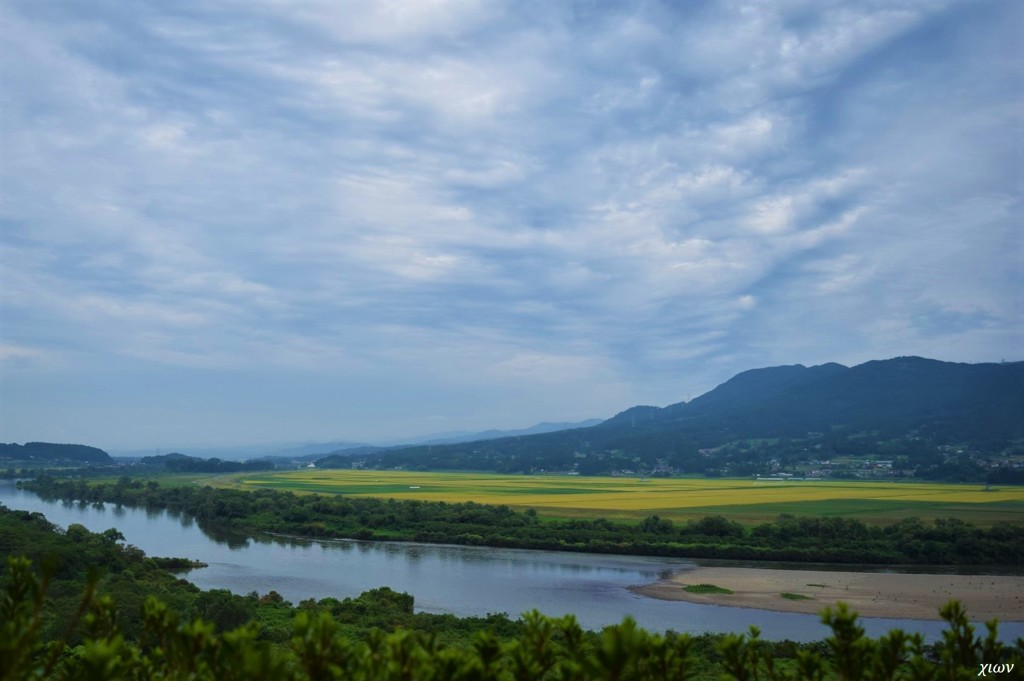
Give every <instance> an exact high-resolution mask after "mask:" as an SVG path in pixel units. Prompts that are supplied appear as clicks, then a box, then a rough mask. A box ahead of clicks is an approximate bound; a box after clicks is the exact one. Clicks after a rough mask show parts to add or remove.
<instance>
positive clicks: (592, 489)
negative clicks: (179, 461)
mask: <svg viewBox="0 0 1024 681" xmlns="http://www.w3.org/2000/svg"><path fill="white" fill-rule="evenodd" d="M219 480H220V482H221V484H225V486H232V487H239V488H242V489H259V488H263V489H277V490H291V491H295V492H299V493H318V494H346V495H352V496H366V497H381V498H393V499H400V500H403V499H418V500H423V501H445V502H467V501H472V502H477V503H481V504H505V505H508V506H511V507H516V508H519V509H526V508H533V509H536V510H537V511H538V512H539V513H541V514H542V515H543V516H547V517H562V518H567V517H587V518H592V517H605V518H619V519H631V518H632V519H640V518H643V517H645V516H648V515H652V514H657V515H659V516H661V517H663V518H673V519H686V518H696V517H701V516H706V515H724V516H726V517H729V518H731V519H734V520H738V521H740V522H748V523H754V522H762V521H764V520H768V519H772V518H774V517H775V516H777V515H779V514H780V513H792V514H794V515H814V516H847V517H855V518H858V519H860V520H863V521H865V522H869V523H888V522H892V521H893V520H897V519H899V518H905V517H911V516H917V517H920V518H936V517H958V518H961V519H963V520H968V521H971V522H975V523H977V524H979V525H991V524H992V523H994V522H999V521H1010V522H1015V523H1020V522H1024V488H1021V487H1013V486H1006V487H996V488H993V489H991V490H986V489H985V487H984V486H983V485H981V484H965V485H956V484H937V483H912V482H860V481H781V482H780V481H772V482H767V481H758V480H752V479H735V478H652V479H639V478H635V477H634V478H626V477H621V478H620V477H583V476H566V475H530V476H525V475H497V474H486V473H421V472H408V471H350V470H302V471H289V472H279V473H265V474H239V475H232V476H222V477H221V478H220V479H219Z"/></svg>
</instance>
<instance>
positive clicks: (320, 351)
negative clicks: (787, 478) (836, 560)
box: [0, 0, 1024, 447]
mask: <svg viewBox="0 0 1024 681" xmlns="http://www.w3.org/2000/svg"><path fill="white" fill-rule="evenodd" d="M0 12H2V14H3V17H2V21H3V24H2V25H3V27H4V28H3V29H2V30H3V34H4V35H3V38H4V39H3V40H2V41H0V50H2V55H0V56H2V62H0V63H2V64H3V66H2V67H0V69H2V83H0V87H2V96H3V110H2V111H3V113H2V116H3V120H2V130H0V135H2V137H0V139H2V149H3V160H0V185H2V189H0V192H2V193H0V221H2V222H0V224H2V241H0V248H2V252H0V263H2V267H3V269H2V273H0V277H2V280H0V283H2V289H3V293H2V298H0V301H2V302H0V304H2V307H0V323H2V328H0V333H2V337H0V341H2V342H0V367H2V369H0V371H2V373H0V389H2V396H0V399H2V401H3V409H2V413H3V415H2V416H0V439H4V440H6V441H22V440H26V439H56V440H64V441H68V440H80V441H87V442H89V443H91V444H98V445H100V446H113V447H117V446H127V445H133V446H176V445H179V444H190V443H229V442H230V443H238V442H253V441H257V440H265V439H280V440H287V439H318V438H325V437H347V438H385V437H391V436H397V435H405V434H412V433H421V432H426V431H430V430H448V429H453V428H466V429H472V428H478V427H479V428H483V427H513V426H526V425H529V424H532V423H534V422H536V421H540V420H545V419H546V420H570V419H582V418H587V417H592V416H609V415H611V414H612V413H614V412H615V411H617V410H619V409H623V408H625V407H628V406H630V405H631V404H634V403H637V402H643V403H655V404H664V403H667V402H672V401H677V400H679V399H685V398H686V397H687V396H688V395H690V396H696V395H697V394H699V393H700V392H703V391H704V390H707V389H709V388H711V387H713V386H714V385H715V384H716V383H718V382H720V381H722V380H725V379H726V378H728V377H729V376H730V375H732V374H733V373H735V372H737V371H740V370H743V369H748V368H752V367H756V366H766V365H772V364H781V363H797V362H800V363H805V364H810V363H818V362H824V361H841V362H846V363H856V362H860V361H864V360H867V359H872V358H881V357H889V356H894V355H902V354H920V355H926V356H932V357H937V358H940V359H948V360H957V361H992V360H996V361H997V360H999V359H1002V358H1007V359H1020V357H1019V353H1020V348H1021V347H1022V340H1024V332H1022V326H1021V321H1020V320H1021V319H1024V306H1022V303H1021V290H1022V281H1021V280H1022V274H1021V272H1022V268H1021V265H1022V262H1024V258H1022V255H1024V254H1022V246H1021V236H1020V234H1021V233H1020V226H1019V225H1020V217H1021V215H1022V211H1021V186H1022V183H1021V167H1022V164H1021V137H1020V116H1021V113H1022V102H1021V99H1022V92H1024V90H1022V88H1021V87H1020V84H1021V82H1022V75H1024V74H1022V66H1024V58H1022V54H1021V51H1020V48H1019V47H1015V45H1016V34H1017V30H1018V29H1019V27H1020V26H1021V25H1022V23H1024V21H1022V20H1024V16H1022V10H1021V8H1020V7H1019V6H1017V4H1016V3H1006V2H999V1H996V0H993V1H985V0H964V1H961V2H953V1H950V2H936V1H934V0H927V1H925V0H921V1H915V0H904V1H898V2H891V1H887V2H839V1H833V2H820V1H814V2H812V1H810V0H808V1H799V0H792V1H787V2H781V3H759V2H730V1H723V2H713V3H685V4H683V5H682V6H680V3H670V2H648V3H640V5H639V7H625V6H619V5H615V4H612V5H610V6H602V5H600V4H598V5H593V4H591V3H572V2H564V3H563V2H556V3H549V2H534V3H531V2H526V3H502V2H483V1H473V0H435V1H432V2H417V3H393V2H377V3H367V2H347V3H346V2H335V1H331V2H327V1H325V0H306V1H304V2H282V1H279V0H247V1H246V2H233V1H227V0H226V1H224V2H220V3H199V2H195V3H190V2H181V3H173V5H168V4H166V3H155V2H154V3H136V4H133V5H132V7H131V8H126V7H124V6H123V4H122V3H114V2H105V1H98V2H92V3H88V4H87V5H83V4H81V3H64V2H57V1H53V2H48V1H46V0H42V1H41V0H12V1H11V2H8V3H6V4H5V6H4V8H3V9H2V10H0Z"/></svg>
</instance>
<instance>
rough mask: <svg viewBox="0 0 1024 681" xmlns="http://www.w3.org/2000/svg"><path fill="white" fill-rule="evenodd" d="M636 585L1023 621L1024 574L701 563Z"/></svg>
mask: <svg viewBox="0 0 1024 681" xmlns="http://www.w3.org/2000/svg"><path fill="white" fill-rule="evenodd" d="M698 584H713V585H715V586H718V587H721V588H723V589H729V590H730V591H732V592H733V593H731V594H724V593H706V594H701V593H690V592H688V591H685V590H684V589H683V587H684V586H687V585H698ZM630 589H631V590H632V591H633V592H634V593H637V594H640V595H642V596H647V597H650V598H658V599H662V600H670V601H677V600H678V601H689V602H691V603H706V604H709V605H725V606H734V607H740V608H759V609H762V610H777V611H782V612H801V613H812V614H816V613H819V612H821V611H822V610H824V609H825V608H826V607H828V606H834V605H835V604H836V603H838V602H839V601H844V602H846V604H847V605H849V606H850V608H851V609H852V610H854V611H856V612H857V613H859V614H860V615H861V616H862V617H885V618H897V619H915V620H939V619H941V617H939V608H941V607H942V606H943V605H945V604H946V603H947V602H949V601H950V600H953V599H956V600H959V601H960V602H961V603H963V605H964V607H965V608H967V615H968V617H969V618H970V619H971V620H972V621H975V622H978V621H985V622H987V621H989V620H991V619H998V620H999V621H1001V622H1021V621H1024V577H1020V576H1007V575H943V574H901V573H891V572H831V571H827V570H779V569H771V568H766V569H761V568H740V567H695V568H693V569H691V570H685V571H683V572H678V573H675V574H673V575H672V576H671V577H669V578H667V579H663V580H661V581H659V582H657V583H655V584H649V585H645V586H635V587H630ZM782 594H793V595H795V596H796V598H793V597H792V596H791V597H790V598H786V597H784V596H783V595H782ZM801 596H803V597H806V600H804V599H801V598H800V597H801Z"/></svg>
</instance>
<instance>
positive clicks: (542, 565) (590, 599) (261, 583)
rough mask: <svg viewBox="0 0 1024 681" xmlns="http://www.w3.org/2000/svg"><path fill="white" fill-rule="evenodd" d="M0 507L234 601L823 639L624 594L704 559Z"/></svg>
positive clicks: (792, 619)
mask: <svg viewBox="0 0 1024 681" xmlns="http://www.w3.org/2000/svg"><path fill="white" fill-rule="evenodd" d="M0 503H2V504H3V505H5V506H7V507H8V508H11V509H17V510H25V511H33V512H39V513H42V514H43V515H45V516H46V518H47V519H48V520H49V521H50V522H52V523H55V524H57V525H60V526H62V527H67V526H69V525H71V524H74V523H78V524H81V525H83V526H85V527H86V528H87V529H89V530H91V531H94V532H101V531H103V530H106V529H109V528H112V527H116V528H117V529H118V530H119V531H120V532H121V533H122V534H123V535H124V537H125V541H126V542H127V543H129V544H134V545H135V546H137V547H139V548H140V549H142V550H143V551H145V552H146V553H147V554H149V555H151V556H181V557H186V558H189V559H193V560H197V561H201V562H202V563H206V564H207V567H203V568H198V569H194V570H190V571H189V572H187V573H186V574H185V577H186V578H187V579H188V580H189V581H191V582H192V583H194V584H195V585H196V586H198V587H199V588H201V589H229V590H231V591H233V592H235V593H239V594H246V593H250V592H253V591H256V592H258V593H260V594H264V593H267V592H269V591H271V590H273V591H277V592H278V593H279V594H281V595H282V596H284V597H285V598H286V599H288V600H290V601H292V602H293V603H298V602H299V601H301V600H303V599H306V598H314V599H321V598H326V597H328V596H332V597H335V598H339V599H341V598H345V597H350V596H357V595H359V594H360V593H362V592H364V591H366V590H369V589H373V588H376V587H379V586H389V587H391V588H392V589H394V590H396V591H404V592H407V593H409V594H411V595H412V596H413V597H414V598H415V603H416V609H417V610H419V611H425V612H434V613H451V614H453V615H456V616H460V617H465V616H471V615H476V616H484V615H487V614H488V613H500V612H504V613H508V614H509V615H512V616H513V617H514V616H517V615H519V614H521V613H523V612H526V611H529V610H533V609H537V610H539V611H541V612H543V613H544V614H547V615H552V616H560V615H563V614H567V613H572V614H573V615H575V616H576V618H577V619H578V620H579V622H580V624H581V625H582V626H584V627H586V628H589V629H600V628H601V627H604V626H607V625H611V624H617V623H619V622H621V621H622V618H623V617H625V616H626V615H630V616H632V617H633V618H634V619H635V620H636V621H637V623H638V624H639V625H640V626H642V627H644V628H646V629H648V630H651V631H666V630H669V629H671V630H674V631H677V632H686V633H692V634H699V633H703V632H711V633H729V632H745V631H747V629H748V628H749V627H750V626H751V625H755V626H757V627H759V628H760V629H761V631H762V636H763V637H764V638H769V639H784V638H786V639H791V640H795V641H814V640H819V639H822V638H824V637H825V636H826V635H827V634H828V630H827V629H826V628H825V627H824V626H823V625H822V624H821V623H820V621H819V618H818V616H817V615H803V614H795V613H784V612H775V611H769V610H759V609H754V608H735V607H722V606H716V605H704V604H696V603H687V602H683V601H673V602H670V601H662V600H656V599H653V598H647V597H644V596H640V595H637V594H635V593H633V592H631V591H630V590H629V587H630V586H637V585H644V584H650V583H653V582H656V581H658V580H659V579H662V578H664V577H666V576H668V575H670V574H672V573H675V572H679V571H681V570H686V569H689V568H692V567H694V565H696V564H699V563H703V562H705V561H684V560H676V559H661V558H651V557H639V556H637V557H633V556H605V555H595V554H578V553H565V552H555V551H531V550H518V549H495V548H487V547H469V546H449V545H433V544H414V543H399V542H364V541H350V540H341V541H307V540H300V539H292V538H286V537H269V536H261V537H258V538H247V537H238V536H216V535H215V534H212V533H207V532H204V531H203V530H201V529H200V528H199V526H198V525H197V524H196V523H194V522H193V521H192V520H191V519H190V518H187V517H184V516H176V515H174V514H172V513H169V512H167V511H163V510H158V511H153V510H144V509H138V508H129V507H123V506H114V505H112V504H82V503H69V502H63V501H48V500H43V499H42V498H40V497H39V496H37V495H36V494H34V493H32V492H28V491H25V490H19V489H18V488H17V487H16V486H15V484H14V483H13V482H11V481H0ZM748 565H749V564H748ZM803 567H806V566H803ZM861 624H862V625H863V626H864V628H865V630H866V631H867V634H868V635H870V636H879V635H881V634H884V633H885V632H887V631H888V630H889V629H893V628H901V629H903V630H904V631H907V632H919V633H921V634H923V635H924V636H925V637H926V639H928V640H936V639H937V638H939V637H940V636H941V632H942V631H943V630H944V629H945V628H946V624H945V623H944V622H939V621H922V620H906V619H880V618H863V619H862V620H861ZM1021 636H1024V623H1019V622H1008V623H1000V638H1003V639H1005V640H1014V639H1016V638H1017V637H1021Z"/></svg>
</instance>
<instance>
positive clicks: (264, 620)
mask: <svg viewBox="0 0 1024 681" xmlns="http://www.w3.org/2000/svg"><path fill="white" fill-rule="evenodd" d="M0 552H2V553H3V554H4V555H8V556H17V557H12V558H9V559H8V560H7V561H6V565H4V566H3V567H0V570H2V571H3V574H2V575H0V679H4V681H8V680H9V681H22V680H28V679H39V678H46V679H97V680H99V679H102V680H103V681H119V680H128V679H131V680H136V679H153V680H156V679H182V680H184V679H189V680H194V681H202V680H206V679H211V680H212V679H216V680H217V681H222V680H231V679H256V678H259V679H267V680H269V681H275V680H281V681H285V680H287V681H293V680H294V681H305V680H307V679H309V680H313V679H316V680H320V679H349V680H351V681H371V680H372V681H389V680H394V681H398V680H409V681H411V680H413V679H415V680H416V681H420V680H424V681H429V680H431V679H438V680H440V679H464V680H467V681H468V680H479V681H484V680H495V681H512V680H520V679H522V680H527V679H528V680H530V681H537V680H541V681H543V680H545V679H552V680H553V679H559V680H562V681H574V680H576V681H584V680H590V679H593V680H596V679H609V680H611V679H617V680H622V681H626V680H630V679H633V680H636V681H640V680H646V679H652V680H657V679H663V680H665V681H668V680H669V679H672V680H679V679H689V678H694V679H705V678H724V679H744V680H745V679H779V680H782V679H826V678H841V679H850V680H856V679H957V678H971V677H974V676H975V675H976V674H977V673H978V670H979V669H982V668H983V667H982V666H983V665H985V667H984V668H987V669H989V670H993V669H999V670H1012V669H1020V665H1021V664H1022V663H1024V641H1017V643H1016V644H1015V645H1007V644H1004V643H1002V642H1001V641H1000V640H999V638H998V629H997V625H996V623H995V622H992V623H990V624H989V625H987V633H986V634H985V635H983V636H982V635H977V634H976V633H975V630H974V628H973V627H972V626H971V625H970V624H969V623H968V620H967V616H966V613H965V612H964V611H963V609H962V608H961V607H960V606H959V605H958V604H957V603H955V602H951V603H950V604H949V605H947V606H946V607H945V608H944V609H943V611H942V615H943V617H944V618H945V619H946V620H947V621H948V622H949V629H948V630H947V631H946V632H945V633H944V635H943V638H942V640H940V641H938V642H937V643H935V644H932V645H925V644H924V643H923V641H922V639H921V637H920V636H908V635H906V634H905V633H903V632H902V631H898V630H894V631H892V632H890V633H889V634H887V635H885V636H882V637H880V638H878V639H872V638H869V637H865V636H864V632H863V629H862V628H861V627H859V625H858V624H857V619H856V616H855V615H854V614H852V613H850V612H849V611H848V610H847V609H845V608H844V607H842V606H840V607H839V608H837V609H836V610H834V611H832V610H830V611H826V612H825V613H824V614H823V621H825V623H826V624H828V625H829V626H830V627H831V628H832V636H831V637H829V638H827V639H826V640H824V641H822V642H819V643H815V644H804V645H798V644H794V643H791V642H777V643H771V642H767V641H762V640H760V639H759V638H758V632H756V630H753V629H752V631H751V633H750V634H749V635H725V636H710V635H704V636H699V637H690V636H686V635H676V634H674V633H673V632H667V633H666V634H664V635H660V634H651V633H648V632H646V631H644V630H643V629H640V628H638V627H637V626H636V625H635V624H634V623H633V622H632V621H631V620H629V619H626V620H624V621H623V622H622V623H621V624H619V625H615V626H612V627H607V628H606V629H604V630H603V631H601V632H597V633H595V632H587V631H584V630H582V629H581V628H580V627H579V626H578V625H577V624H576V622H575V620H574V619H573V618H572V617H565V618H559V619H552V618H548V617H545V616H543V615H540V614H538V613H536V612H531V613H527V614H526V615H524V616H523V617H522V618H521V619H520V620H518V621H512V620H510V619H509V618H507V617H505V616H502V615H494V616H490V617H487V618H455V617H452V616H445V615H424V614H414V613H413V612H412V605H413V603H412V598H411V597H410V596H408V595H406V594H397V593H395V592H393V591H391V590H390V589H387V588H382V589H376V590H374V591H371V592H367V593H364V594H363V595H361V596H359V597H358V598H355V599H345V600H344V601H338V600H337V599H331V598H327V599H322V600H320V601H312V600H309V601H303V602H301V603H299V605H298V606H297V607H293V606H292V605H291V604H289V603H287V602H285V601H284V600H283V599H282V598H281V597H280V596H278V595H277V594H276V593H274V592H270V593H268V594H266V595H264V596H259V595H257V594H250V595H249V596H236V595H232V594H230V593H228V592H225V591H210V592H201V591H199V590H198V589H196V588H195V587H194V586H192V585H190V584H188V583H187V582H185V581H183V580H179V579H177V578H175V577H174V576H173V575H171V574H169V573H168V572H166V571H164V570H163V569H161V568H160V567H159V565H158V563H156V562H154V561H153V560H152V559H150V558H148V557H147V556H145V554H144V553H143V552H142V551H140V550H139V549H137V548H135V547H132V546H127V545H125V544H124V541H123V538H122V537H121V536H120V534H119V533H118V532H117V530H113V529H112V530H107V531H106V532H102V533H92V532H89V531H88V530H86V529H85V528H83V527H81V526H80V525H72V526H70V527H69V528H67V529H66V530H61V529H60V528H57V527H55V526H53V525H52V524H50V523H49V522H47V521H46V519H45V518H44V517H43V516H42V515H41V514H38V513H28V512H20V511H10V510H7V509H4V508H2V507H0ZM26 556H27V557H26ZM30 558H31V559H34V560H35V564H37V565H42V566H43V567H42V569H41V570H40V571H39V573H37V571H36V570H34V569H33V560H31V559H30ZM40 573H41V574H40Z"/></svg>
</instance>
